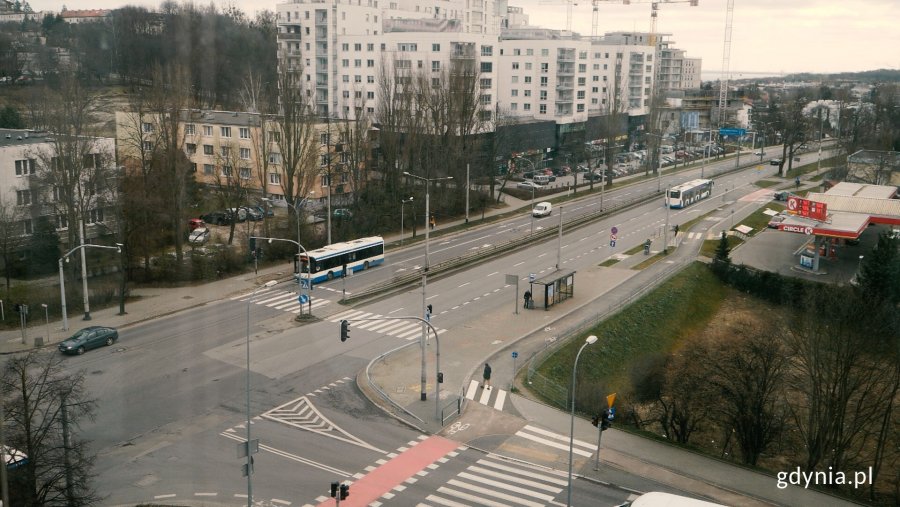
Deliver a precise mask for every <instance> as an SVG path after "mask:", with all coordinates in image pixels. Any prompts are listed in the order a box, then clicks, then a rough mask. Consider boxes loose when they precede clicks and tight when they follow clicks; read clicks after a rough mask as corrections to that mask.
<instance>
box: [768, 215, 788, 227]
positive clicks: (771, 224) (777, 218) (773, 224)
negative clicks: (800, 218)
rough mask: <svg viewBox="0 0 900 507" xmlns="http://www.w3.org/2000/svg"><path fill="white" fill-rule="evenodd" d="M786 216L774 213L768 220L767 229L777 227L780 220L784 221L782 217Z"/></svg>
mask: <svg viewBox="0 0 900 507" xmlns="http://www.w3.org/2000/svg"><path fill="white" fill-rule="evenodd" d="M785 218H787V217H785V216H784V215H775V216H774V217H772V219H771V220H769V229H777V228H778V226H779V225H781V222H784V219H785Z"/></svg>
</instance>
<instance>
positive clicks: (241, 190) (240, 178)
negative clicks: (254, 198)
mask: <svg viewBox="0 0 900 507" xmlns="http://www.w3.org/2000/svg"><path fill="white" fill-rule="evenodd" d="M218 148H219V153H217V154H216V181H215V184H214V185H213V190H214V192H215V195H216V200H217V201H218V202H219V205H221V206H222V207H224V208H225V209H231V210H234V213H233V215H232V218H233V220H232V221H231V225H230V226H229V227H228V244H229V245H230V244H231V243H232V242H233V241H234V229H235V226H236V225H237V219H238V216H239V214H240V211H241V210H240V208H241V207H242V206H244V205H246V203H247V193H248V192H249V190H250V181H251V178H252V174H251V173H252V171H253V169H252V168H251V167H250V162H249V157H248V158H245V157H242V156H240V153H239V151H238V150H240V149H241V148H240V147H239V146H238V145H237V144H236V143H231V144H227V143H223V144H221V145H219V147H218ZM244 160H247V162H244ZM248 220H249V217H248Z"/></svg>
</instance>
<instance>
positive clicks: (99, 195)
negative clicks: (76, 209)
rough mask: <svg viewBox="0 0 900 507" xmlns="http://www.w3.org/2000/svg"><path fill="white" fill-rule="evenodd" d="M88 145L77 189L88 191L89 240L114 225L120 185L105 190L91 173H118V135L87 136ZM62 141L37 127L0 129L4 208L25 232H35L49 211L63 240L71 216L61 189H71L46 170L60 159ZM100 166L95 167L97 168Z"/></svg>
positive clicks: (6, 215) (0, 193)
mask: <svg viewBox="0 0 900 507" xmlns="http://www.w3.org/2000/svg"><path fill="white" fill-rule="evenodd" d="M79 149H80V150H83V151H84V156H83V160H82V161H80V163H81V164H83V165H84V167H85V169H84V171H83V173H84V175H85V176H84V181H80V182H78V183H76V186H77V187H78V188H75V189H72V191H74V192H77V193H78V194H82V195H84V196H85V197H84V199H83V200H84V201H85V202H86V203H88V209H85V210H84V220H85V226H86V227H85V235H86V238H87V239H88V240H90V239H92V238H95V237H98V236H103V235H106V234H108V233H109V232H110V230H111V227H113V226H114V220H115V214H114V213H113V210H112V204H113V201H114V197H115V196H114V195H113V194H111V193H110V192H111V191H113V189H114V185H106V186H104V189H103V190H100V189H99V187H100V185H95V184H93V183H92V181H89V180H90V179H91V178H94V177H97V176H99V175H101V174H102V175H103V176H110V177H112V176H114V174H115V172H114V169H115V166H114V165H113V162H114V158H113V154H114V153H115V140H114V139H112V138H84V139H83V140H81V141H80V142H79ZM56 151H57V147H56V144H55V142H54V139H53V136H52V134H50V133H47V132H36V131H32V130H18V129H0V208H2V210H0V213H2V214H3V215H4V220H7V221H9V222H11V223H13V224H14V230H15V232H16V234H17V235H19V236H30V235H32V234H33V233H34V230H35V225H36V223H37V221H38V220H39V219H40V218H41V217H47V218H48V219H49V221H50V223H51V224H53V225H55V226H56V230H57V232H58V233H59V235H60V238H61V239H62V241H63V242H65V241H66V234H64V233H65V231H67V230H68V228H69V223H68V216H67V215H66V214H65V213H64V212H63V211H62V206H61V204H60V202H59V201H60V192H64V191H65V190H63V189H60V188H57V187H55V186H53V185H52V183H49V182H48V181H49V180H48V179H47V178H44V177H43V176H44V175H45V174H46V172H47V171H48V170H49V165H50V164H51V163H54V162H55V161H56ZM95 168H96V169H97V171H94V169H95Z"/></svg>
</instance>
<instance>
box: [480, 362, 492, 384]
mask: <svg viewBox="0 0 900 507" xmlns="http://www.w3.org/2000/svg"><path fill="white" fill-rule="evenodd" d="M481 377H482V379H483V380H484V381H483V382H482V384H481V387H482V388H484V387H487V388H488V389H490V388H491V365H489V364H488V363H484V373H482V374H481Z"/></svg>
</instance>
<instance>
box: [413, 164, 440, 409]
mask: <svg viewBox="0 0 900 507" xmlns="http://www.w3.org/2000/svg"><path fill="white" fill-rule="evenodd" d="M403 174H404V175H406V176H409V177H411V178H415V179H417V180H422V181H424V182H425V269H423V270H422V317H423V318H424V319H426V320H428V319H429V316H430V314H429V312H428V307H427V306H426V302H425V287H426V286H427V284H428V267H429V250H428V248H429V247H428V232H429V230H430V229H431V228H430V227H429V223H428V222H429V219H430V217H431V208H430V203H431V198H430V194H429V188H430V185H431V182H432V181H447V180H452V179H453V176H445V177H441V178H425V177H423V176H417V175H415V174H411V173H410V172H408V171H403ZM401 212H402V210H401ZM427 336H428V328H426V327H425V324H422V338H421V341H420V347H421V349H422V375H421V387H420V391H419V393H420V394H419V398H420V399H421V400H422V401H425V400H426V399H428V393H427V392H426V391H425V387H426V385H425V384H426V379H425V340H426V339H427Z"/></svg>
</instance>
